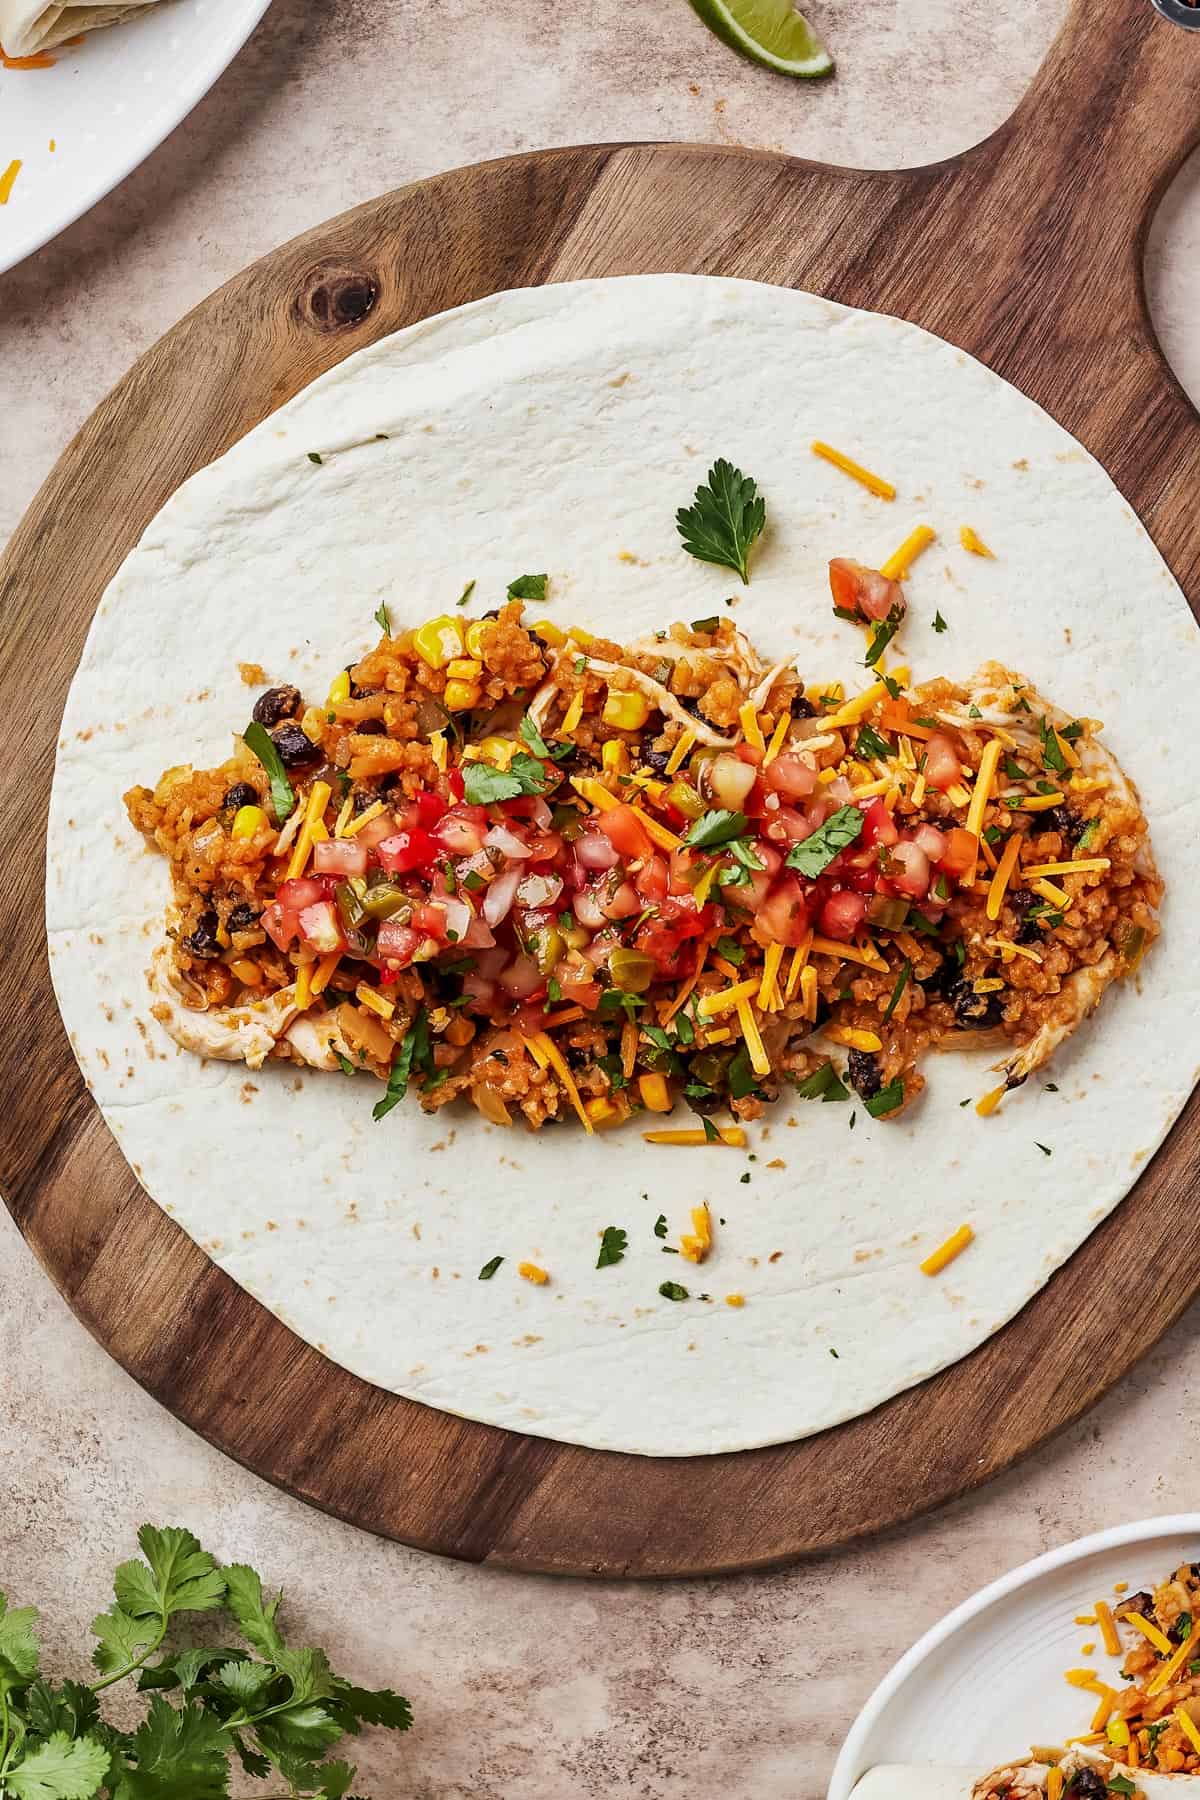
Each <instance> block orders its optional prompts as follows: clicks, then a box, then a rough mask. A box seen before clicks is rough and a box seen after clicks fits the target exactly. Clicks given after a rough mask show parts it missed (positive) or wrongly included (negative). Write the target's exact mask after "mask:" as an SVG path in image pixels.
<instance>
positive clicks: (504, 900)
mask: <svg viewBox="0 0 1200 1800" xmlns="http://www.w3.org/2000/svg"><path fill="white" fill-rule="evenodd" d="M521 876H522V869H521V865H520V864H519V863H517V864H516V866H515V867H511V868H507V869H504V870H502V871H501V873H500V874H499V875H497V877H496V879H495V881H493V882H492V884H491V886H490V887H489V888H488V891H487V893H486V894H485V895H484V896H483V916H484V918H485V919H486V920H487V922H488V924H489V925H491V926H493V927H495V926H496V925H499V923H500V921H501V919H504V918H507V916H508V914H509V912H510V911H511V910H512V904H513V901H514V900H515V899H516V897H517V889H518V888H519V887H520V885H521Z"/></svg>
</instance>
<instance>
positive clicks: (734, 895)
mask: <svg viewBox="0 0 1200 1800" xmlns="http://www.w3.org/2000/svg"><path fill="white" fill-rule="evenodd" d="M770 885H771V876H770V873H769V871H768V870H766V869H754V870H752V871H751V874H750V879H749V881H747V882H744V883H743V884H742V885H741V886H739V887H723V888H722V889H721V897H722V899H723V900H724V901H725V904H726V905H727V906H741V907H744V908H745V909H746V911H747V912H755V911H757V909H758V908H759V907H760V906H761V905H762V903H763V901H764V900H765V899H766V897H767V890H768V888H769V887H770Z"/></svg>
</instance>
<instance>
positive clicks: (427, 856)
mask: <svg viewBox="0 0 1200 1800" xmlns="http://www.w3.org/2000/svg"><path fill="white" fill-rule="evenodd" d="M376 854H377V855H378V857H379V862H380V866H381V867H382V868H383V869H384V870H386V872H387V873H388V874H389V875H405V874H407V873H408V871H409V870H410V869H425V868H428V867H429V864H430V863H432V862H435V861H436V860H437V855H438V846H437V844H436V843H435V842H434V840H433V839H432V838H431V837H430V835H429V833H428V832H427V831H422V829H421V827H420V826H419V825H414V826H413V828H412V830H411V831H398V832H396V834H395V836H394V837H390V838H384V840H383V842H382V844H377V845H376Z"/></svg>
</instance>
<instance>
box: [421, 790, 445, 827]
mask: <svg viewBox="0 0 1200 1800" xmlns="http://www.w3.org/2000/svg"><path fill="white" fill-rule="evenodd" d="M416 806H417V824H418V825H420V826H423V827H424V829H425V830H426V831H428V830H429V827H430V826H431V825H436V824H437V822H438V820H439V819H440V818H441V816H442V814H443V813H444V812H445V810H446V802H445V801H444V800H443V799H442V796H441V795H440V794H431V793H430V792H429V790H428V789H427V788H426V789H423V790H422V792H421V793H419V794H418V795H417V800H416Z"/></svg>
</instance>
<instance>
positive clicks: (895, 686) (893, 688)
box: [879, 674, 900, 700]
mask: <svg viewBox="0 0 1200 1800" xmlns="http://www.w3.org/2000/svg"><path fill="white" fill-rule="evenodd" d="M879 679H880V681H882V683H883V685H884V687H885V688H886V689H887V691H888V694H889V696H890V698H891V699H893V700H898V699H899V698H900V683H899V682H898V681H893V679H892V677H891V676H890V675H883V674H881V675H880V677H879Z"/></svg>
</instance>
